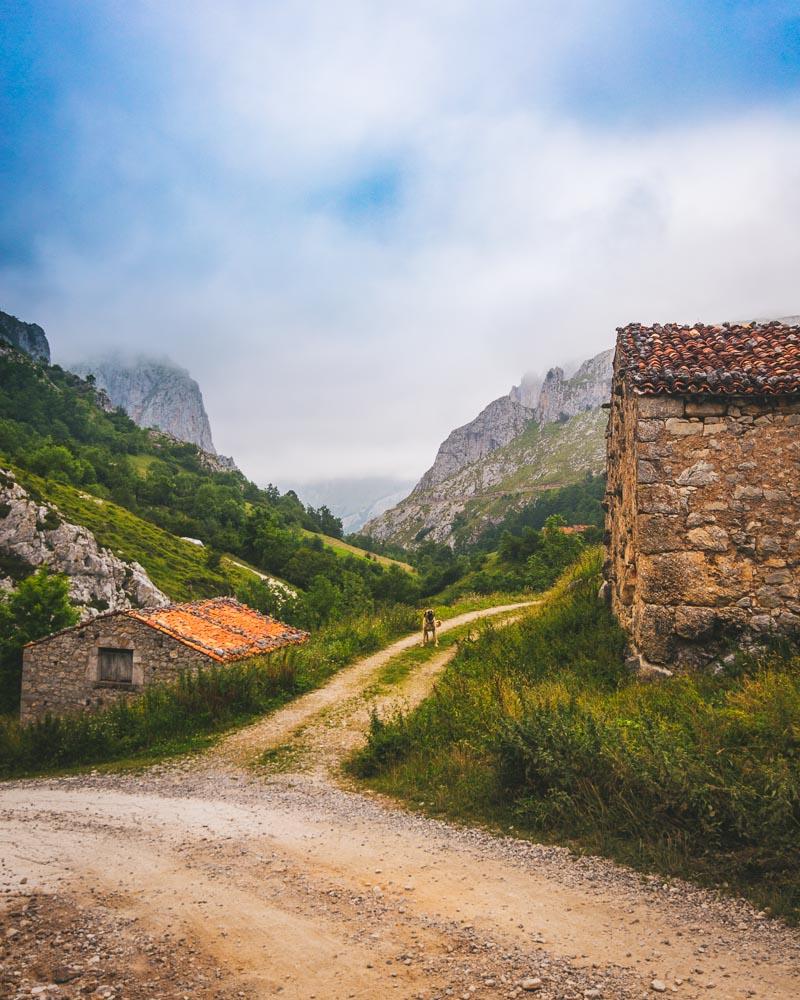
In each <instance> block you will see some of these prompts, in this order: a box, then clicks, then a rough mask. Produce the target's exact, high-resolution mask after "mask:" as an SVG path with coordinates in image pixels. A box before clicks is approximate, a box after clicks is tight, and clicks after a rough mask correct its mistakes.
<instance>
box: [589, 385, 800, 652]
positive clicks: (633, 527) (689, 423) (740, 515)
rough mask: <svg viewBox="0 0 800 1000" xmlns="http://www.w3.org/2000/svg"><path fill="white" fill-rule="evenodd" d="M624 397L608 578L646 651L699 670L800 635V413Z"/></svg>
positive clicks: (787, 407)
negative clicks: (752, 645) (757, 640)
mask: <svg viewBox="0 0 800 1000" xmlns="http://www.w3.org/2000/svg"><path fill="white" fill-rule="evenodd" d="M615 390H616V391H615V395H614V397H613V404H612V419H611V422H610V431H609V496H608V529H609V542H610V558H609V563H608V573H609V579H610V582H611V589H612V604H613V607H614V610H615V612H616V614H617V616H618V618H619V620H620V622H621V623H622V625H623V626H624V627H625V628H626V629H627V630H628V632H629V634H630V635H631V638H632V641H633V645H634V647H635V649H636V651H637V652H638V653H640V654H641V655H642V656H643V657H644V658H645V659H646V660H647V661H649V662H650V663H653V664H664V665H670V666H673V665H677V666H689V665H695V664H697V663H702V662H704V661H707V660H709V659H711V658H712V657H713V656H714V655H715V654H716V653H717V652H718V651H719V648H720V640H722V639H723V638H724V637H726V636H729V635H736V634H743V633H744V634H747V635H756V636H757V635H763V634H765V633H770V632H779V633H785V634H791V633H796V632H798V631H800V592H799V587H800V399H798V398H797V397H796V396H793V397H784V398H775V397H766V398H762V399H759V400H754V399H752V398H751V397H742V398H739V397H714V398H711V397H705V396H703V397H697V398H693V397H682V396H654V397H648V396H634V395H633V394H632V393H631V392H630V390H629V389H626V388H625V387H624V386H623V385H617V386H615Z"/></svg>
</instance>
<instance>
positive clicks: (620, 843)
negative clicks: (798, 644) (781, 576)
mask: <svg viewBox="0 0 800 1000" xmlns="http://www.w3.org/2000/svg"><path fill="white" fill-rule="evenodd" d="M600 558H601V556H600V554H599V552H597V551H595V552H591V553H588V554H587V555H585V556H584V557H583V558H582V559H581V561H580V562H579V563H578V564H577V566H576V567H574V568H573V569H572V570H570V571H569V572H568V573H567V574H565V576H564V577H562V579H561V580H560V582H559V583H558V585H557V586H556V587H555V588H554V590H553V591H551V592H550V594H549V595H548V596H547V598H546V601H545V604H544V606H543V607H542V609H541V611H540V612H538V613H537V612H534V613H533V614H531V615H530V616H529V617H528V619H527V620H526V621H524V622H523V623H520V624H519V625H517V626H511V627H510V628H508V629H505V630H503V631H499V630H498V631H496V632H492V631H489V632H488V633H486V634H485V635H484V636H482V637H481V638H479V639H478V640H477V641H476V642H474V643H466V644H464V645H463V647H462V649H461V651H460V653H459V655H458V656H457V657H456V659H455V660H454V661H453V663H452V664H451V665H450V666H449V668H448V670H447V671H446V673H445V675H444V676H443V678H442V680H441V682H440V683H439V684H438V685H437V689H436V691H435V693H434V695H433V696H432V697H431V698H429V699H428V700H427V701H426V702H425V703H423V705H422V706H420V707H419V708H418V709H417V710H416V711H415V712H414V713H412V714H411V715H397V716H395V717H393V718H390V719H387V720H380V719H377V718H376V719H374V720H373V723H372V729H371V733H370V740H369V743H368V745H367V747H366V748H365V750H364V751H363V752H362V753H361V754H359V755H358V756H357V757H356V758H355V759H354V760H353V762H352V765H351V767H352V769H353V770H354V771H355V773H357V774H360V775H361V776H364V777H367V778H368V779H369V780H370V781H371V782H373V783H374V784H375V785H377V786H378V787H380V788H382V789H383V790H384V791H389V792H392V793H394V794H397V795H401V796H406V797H408V798H410V799H413V800H416V801H424V802H426V803H428V804H429V806H430V807H432V808H433V809H434V810H437V811H441V812H445V813H447V814H450V815H454V816H462V817H470V818H473V819H474V818H476V817H477V818H482V819H485V820H489V821H492V822H500V823H506V824H513V825H514V826H515V827H516V828H517V829H520V828H522V829H523V830H527V831H528V832H529V833H530V834H531V835H535V836H537V837H539V838H543V839H548V840H559V841H562V842H568V843H571V844H573V845H576V846H579V847H581V848H583V849H587V850H592V851H597V852H602V853H607V854H610V855H612V856H615V857H617V858H620V859H623V860H625V861H628V862H631V863H634V864H636V865H638V866H641V867H650V868H653V867H654V868H657V869H659V870H662V871H666V872H669V873H674V874H683V875H693V876H696V877H698V878H701V879H705V880H707V881H711V882H716V883H723V882H725V883H729V884H730V885H732V886H735V887H736V888H737V889H738V890H740V891H743V892H746V893H747V894H748V895H749V896H750V897H751V898H752V899H753V900H755V901H756V902H758V903H759V904H760V905H769V906H770V907H771V908H772V910H773V911H774V912H778V913H782V914H784V915H786V916H788V917H790V918H792V919H798V918H800V656H798V655H797V652H796V651H792V650H791V649H788V648H785V649H783V650H780V651H773V652H770V653H764V654H763V655H761V656H760V657H757V658H752V657H751V658H749V659H748V658H745V657H740V658H739V660H738V661H737V664H736V665H735V667H733V668H731V670H730V671H729V672H728V673H726V674H721V675H718V676H712V675H708V674H705V673H699V674H694V675H690V676H682V677H675V678H672V679H670V680H667V681H662V682H658V683H655V684H644V683H640V682H638V681H636V680H634V679H633V678H631V677H630V676H629V675H628V674H627V673H626V671H625V669H624V667H623V649H624V638H623V636H622V634H621V632H620V630H619V629H618V627H617V626H616V624H615V622H614V621H613V619H612V618H611V616H610V614H609V612H608V610H607V609H606V608H605V606H604V605H602V604H601V603H600V602H598V600H597V597H596V594H597V589H598V586H599V568H600Z"/></svg>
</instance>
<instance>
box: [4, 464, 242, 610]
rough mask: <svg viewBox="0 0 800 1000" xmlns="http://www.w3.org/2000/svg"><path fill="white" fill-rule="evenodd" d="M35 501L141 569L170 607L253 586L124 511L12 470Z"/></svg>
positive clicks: (227, 566) (197, 549)
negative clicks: (51, 507) (52, 507)
mask: <svg viewBox="0 0 800 1000" xmlns="http://www.w3.org/2000/svg"><path fill="white" fill-rule="evenodd" d="M13 471H14V474H15V475H16V476H17V479H18V481H19V482H20V484H21V485H22V486H23V487H24V488H25V489H27V490H28V491H29V492H31V494H32V495H33V496H34V497H37V498H41V499H42V500H44V501H46V502H49V503H51V504H55V506H57V507H58V509H59V511H60V512H61V514H62V515H63V517H64V519H65V520H67V521H70V522H72V523H73V524H80V525H83V526H84V527H86V528H88V529H89V530H90V531H91V532H92V533H93V534H94V536H95V538H96V539H97V541H98V542H99V543H100V545H103V546H105V547H106V548H109V549H111V551H112V552H114V553H115V554H116V555H117V556H119V558H120V559H124V560H126V561H136V562H138V563H140V564H141V565H142V566H143V567H144V568H145V570H146V571H147V575H148V576H149V577H150V579H151V580H152V581H153V583H154V584H155V585H156V586H157V587H158V588H159V589H160V590H163V591H164V593H165V594H166V595H167V596H168V597H169V598H171V599H172V600H174V601H189V600H194V599H196V598H200V597H214V596H217V595H219V594H228V593H232V592H233V591H234V590H236V589H237V588H238V587H240V586H241V585H242V584H244V583H249V582H251V580H252V575H251V573H249V572H248V571H247V570H245V569H240V568H239V567H237V566H234V565H233V564H232V563H231V562H230V561H228V560H225V559H223V560H222V562H221V564H220V568H219V569H218V570H211V569H209V568H208V566H207V565H206V551H205V550H204V549H201V548H200V547H199V546H196V545H192V544H191V543H190V542H184V541H181V539H180V538H177V537H176V536H175V535H171V534H169V532H167V531H164V530H162V529H161V528H158V527H156V525H154V524H151V523H150V522H149V521H145V520H142V518H140V517H137V516H136V515H135V514H132V513H131V512H130V511H129V510H126V509H125V508H124V507H119V506H118V505H117V504H115V503H112V502H111V501H109V500H101V499H100V498H99V497H96V496H93V495H91V494H89V493H85V492H83V491H82V490H79V489H76V488H75V487H73V486H67V485H65V484H64V483H57V482H54V481H52V480H45V479H42V478H40V477H39V476H35V475H33V473H30V472H26V471H24V470H23V469H19V468H14V469H13Z"/></svg>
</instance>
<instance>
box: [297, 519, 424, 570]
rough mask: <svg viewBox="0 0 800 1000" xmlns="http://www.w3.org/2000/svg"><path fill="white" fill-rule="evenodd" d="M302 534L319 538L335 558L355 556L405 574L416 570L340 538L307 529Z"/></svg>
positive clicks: (404, 563) (407, 564) (406, 564)
mask: <svg viewBox="0 0 800 1000" xmlns="http://www.w3.org/2000/svg"><path fill="white" fill-rule="evenodd" d="M302 531H303V534H304V535H306V536H307V537H309V538H321V539H322V541H323V542H324V544H325V545H326V546H327V547H328V548H329V549H332V550H333V552H335V553H336V555H337V556H356V557H357V558H358V559H371V560H373V561H374V562H378V563H380V565H381V566H385V567H387V569H388V567H389V566H399V567H400V569H403V570H405V571H406V572H407V573H415V572H416V570H415V569H414V567H413V566H411V565H410V564H409V563H406V562H401V561H400V560H399V559H391V558H390V557H389V556H379V555H377V554H376V553H375V552H367V551H365V550H364V549H359V548H358V547H357V546H355V545H350V544H349V543H348V542H345V541H342V539H341V538H334V537H333V536H332V535H320V534H318V533H316V532H313V531H309V530H308V529H307V528H303V529H302Z"/></svg>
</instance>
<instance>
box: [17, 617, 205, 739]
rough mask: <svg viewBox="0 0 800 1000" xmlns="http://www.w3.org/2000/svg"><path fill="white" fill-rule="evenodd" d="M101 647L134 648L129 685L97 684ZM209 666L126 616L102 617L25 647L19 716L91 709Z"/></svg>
mask: <svg viewBox="0 0 800 1000" xmlns="http://www.w3.org/2000/svg"><path fill="white" fill-rule="evenodd" d="M101 647H110V648H115V649H132V650H133V683H132V684H131V685H124V686H123V685H112V684H110V683H108V682H102V681H100V671H99V662H98V659H99V658H98V650H99V649H100V648H101ZM213 662H214V661H213V660H212V659H211V658H210V657H208V656H206V655H204V654H203V653H200V652H197V651H196V650H193V649H190V648H189V647H188V646H184V645H183V643H180V642H176V641H175V640H174V639H171V638H170V637H169V636H167V635H164V634H163V633H161V632H159V631H158V630H157V629H153V628H150V627H149V626H148V625H145V624H143V623H142V622H139V621H137V620H136V619H135V618H131V617H130V616H128V615H126V614H124V613H119V614H111V615H102V616H100V617H99V618H95V619H94V620H93V621H90V622H87V623H86V624H84V625H80V626H78V627H77V628H73V629H68V630H67V631H65V632H60V633H57V634H56V635H54V636H51V637H50V638H48V639H44V640H42V641H41V642H37V643H35V644H34V645H32V646H27V647H26V648H25V651H24V654H23V661H22V701H21V709H20V717H21V719H22V721H23V722H30V721H32V720H33V719H38V718H41V717H42V716H44V715H45V714H47V713H48V712H50V713H52V714H53V715H62V714H65V713H68V712H79V711H86V710H94V709H97V708H101V707H103V706H104V705H109V704H111V703H112V702H114V701H117V700H118V699H119V698H129V697H131V696H132V695H135V694H137V693H139V692H141V691H142V689H143V688H144V687H146V686H147V685H148V684H155V683H165V682H167V681H171V680H175V679H177V677H178V674H180V673H181V672H183V671H186V670H196V669H198V668H199V667H201V666H210V665H212V664H213Z"/></svg>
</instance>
